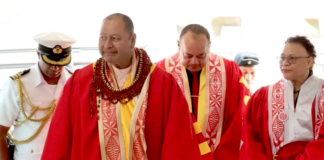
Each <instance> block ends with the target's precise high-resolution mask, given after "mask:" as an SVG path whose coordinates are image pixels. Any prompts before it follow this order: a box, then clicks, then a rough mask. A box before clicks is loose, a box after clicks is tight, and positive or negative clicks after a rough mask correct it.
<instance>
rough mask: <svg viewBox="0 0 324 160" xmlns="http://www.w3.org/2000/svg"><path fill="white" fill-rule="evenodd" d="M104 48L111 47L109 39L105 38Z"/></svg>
mask: <svg viewBox="0 0 324 160" xmlns="http://www.w3.org/2000/svg"><path fill="white" fill-rule="evenodd" d="M104 48H105V49H110V48H112V44H111V41H110V40H109V39H107V40H106V41H105V43H104Z"/></svg>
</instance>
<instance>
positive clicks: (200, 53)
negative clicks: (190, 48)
mask: <svg viewBox="0 0 324 160" xmlns="http://www.w3.org/2000/svg"><path fill="white" fill-rule="evenodd" d="M185 53H186V54H189V55H192V54H191V53H188V52H185ZM204 54H205V53H200V54H198V56H202V55H204Z"/></svg>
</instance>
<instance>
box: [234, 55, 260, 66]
mask: <svg viewBox="0 0 324 160" xmlns="http://www.w3.org/2000/svg"><path fill="white" fill-rule="evenodd" d="M234 61H235V62H236V64H237V65H238V66H245V67H253V66H255V65H258V64H259V57H258V56H257V55H256V54H254V53H252V52H240V53H238V54H237V55H236V56H235V57H234Z"/></svg>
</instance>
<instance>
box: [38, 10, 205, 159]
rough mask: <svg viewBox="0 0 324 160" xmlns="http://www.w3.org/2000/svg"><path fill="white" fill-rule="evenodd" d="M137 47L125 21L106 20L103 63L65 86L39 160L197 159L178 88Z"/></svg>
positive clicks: (120, 16) (102, 37)
mask: <svg viewBox="0 0 324 160" xmlns="http://www.w3.org/2000/svg"><path fill="white" fill-rule="evenodd" d="M135 41H136V35H135V34H134V27H133V23H132V21H131V19H130V18H129V17H128V16H126V15H123V14H120V13H116V14H112V15H110V16H108V17H106V18H105V20H104V21H103V25H102V29H101V33H100V40H99V50H100V53H101V54H102V58H101V59H99V60H98V61H97V62H96V63H93V64H91V65H88V66H86V67H85V68H83V69H81V70H77V71H75V72H74V74H73V76H72V77H71V78H70V80H69V81H68V82H67V84H66V86H65V88H64V91H63V94H62V96H61V99H60V101H59V102H58V106H57V108H56V110H55V114H54V117H53V119H52V123H51V126H50V129H49V134H48V137H47V141H46V145H45V148H44V151H43V156H42V159H43V160H62V159H66V160H68V159H72V160H92V159H93V160H98V159H103V160H133V159H136V160H142V159H150V160H158V159H162V160H182V159H183V160H196V159H198V160H199V159H201V155H200V152H201V150H200V149H199V146H198V142H197V139H196V135H195V130H194V127H193V125H192V123H193V122H192V120H191V117H190V116H191V115H190V112H189V109H188V104H187V102H186V100H185V98H184V96H183V94H182V93H181V90H180V88H179V86H178V84H177V83H176V81H175V80H174V79H173V77H172V75H170V74H168V73H166V72H164V71H162V70H161V69H159V68H158V67H155V65H154V64H152V63H151V61H150V59H149V57H148V55H147V54H146V52H145V51H144V50H142V49H137V48H135V47H134V46H135ZM171 93H172V94H171Z"/></svg>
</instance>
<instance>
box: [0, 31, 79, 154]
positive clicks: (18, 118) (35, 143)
mask: <svg viewBox="0 0 324 160" xmlns="http://www.w3.org/2000/svg"><path fill="white" fill-rule="evenodd" d="M34 40H35V41H36V42H37V43H38V44H39V46H38V49H37V55H38V57H39V60H38V63H37V64H36V65H35V66H32V67H31V68H29V69H27V70H24V71H22V72H19V73H17V74H15V75H13V76H11V77H10V78H9V80H8V81H7V82H6V83H5V85H4V86H3V87H2V89H1V92H0V160H8V159H9V151H8V148H7V142H6V137H7V138H8V139H10V141H12V142H13V143H14V144H15V149H14V159H15V160H39V159H40V158H41V155H42V152H43V147H44V143H45V140H46V137H47V132H48V128H49V124H50V121H51V116H52V113H53V112H54V110H55V106H56V101H57V99H58V98H59V96H60V94H61V91H62V89H63V87H64V85H65V83H66V81H67V80H68V79H69V78H70V76H71V74H72V72H70V71H69V70H67V69H66V68H65V66H66V65H68V64H69V63H70V62H71V45H72V44H74V43H75V42H76V39H75V38H74V37H71V36H69V35H65V34H62V33H57V32H50V33H42V34H38V35H36V36H35V37H34ZM11 126H13V131H12V132H11V130H10V131H9V128H10V127H11ZM8 131H9V132H8ZM11 153H12V152H11Z"/></svg>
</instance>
